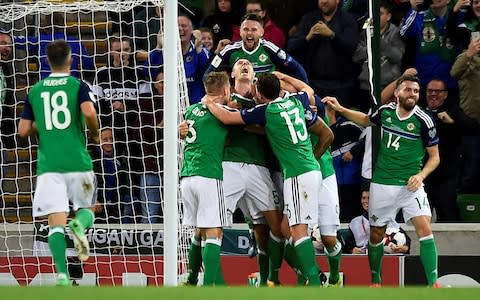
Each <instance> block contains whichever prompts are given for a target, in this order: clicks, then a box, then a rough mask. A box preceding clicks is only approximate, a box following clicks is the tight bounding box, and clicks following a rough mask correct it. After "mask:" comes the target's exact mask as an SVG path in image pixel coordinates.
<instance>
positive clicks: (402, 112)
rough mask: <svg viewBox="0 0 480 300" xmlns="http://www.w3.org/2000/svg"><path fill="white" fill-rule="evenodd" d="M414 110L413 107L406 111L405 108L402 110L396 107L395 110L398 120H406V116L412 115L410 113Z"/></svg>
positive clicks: (400, 107)
mask: <svg viewBox="0 0 480 300" xmlns="http://www.w3.org/2000/svg"><path fill="white" fill-rule="evenodd" d="M414 109H415V107H413V108H412V109H411V110H407V109H405V108H403V107H402V106H400V105H399V106H398V109H397V113H398V116H399V117H400V118H402V119H403V118H406V117H408V116H410V115H411V114H412V111H413V110H414Z"/></svg>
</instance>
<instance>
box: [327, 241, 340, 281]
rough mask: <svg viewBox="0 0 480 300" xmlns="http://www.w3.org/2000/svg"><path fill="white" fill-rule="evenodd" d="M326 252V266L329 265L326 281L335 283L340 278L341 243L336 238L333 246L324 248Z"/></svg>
mask: <svg viewBox="0 0 480 300" xmlns="http://www.w3.org/2000/svg"><path fill="white" fill-rule="evenodd" d="M325 253H326V254H327V260H328V266H329V267H330V275H329V276H328V283H331V284H334V283H337V281H338V279H339V278H340V273H339V272H340V261H341V259H342V244H340V242H339V241H338V240H337V243H336V244H335V246H333V248H331V249H327V248H325Z"/></svg>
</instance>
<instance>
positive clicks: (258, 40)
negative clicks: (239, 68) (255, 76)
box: [205, 14, 307, 82]
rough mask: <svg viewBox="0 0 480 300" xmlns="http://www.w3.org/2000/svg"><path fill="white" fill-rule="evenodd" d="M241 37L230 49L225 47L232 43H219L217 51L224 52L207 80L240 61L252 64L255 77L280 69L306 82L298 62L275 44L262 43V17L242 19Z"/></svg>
mask: <svg viewBox="0 0 480 300" xmlns="http://www.w3.org/2000/svg"><path fill="white" fill-rule="evenodd" d="M240 36H241V37H242V40H241V41H238V42H235V43H232V44H229V45H226V44H228V43H230V41H229V40H224V41H220V42H219V45H218V47H220V48H223V47H225V48H224V49H223V50H221V51H219V52H218V54H217V56H215V58H214V59H213V60H212V63H211V64H210V66H209V67H208V69H207V71H206V72H205V76H206V75H207V74H208V73H209V72H211V71H216V70H219V69H220V68H227V69H228V70H231V69H232V67H233V64H234V63H235V62H236V61H237V60H239V59H241V58H244V59H246V60H248V61H250V62H251V63H252V64H253V69H254V71H255V73H262V72H273V71H275V70H276V69H277V68H278V69H280V70H282V71H283V72H284V73H287V74H289V75H291V76H293V77H296V78H297V79H300V80H302V81H304V82H307V74H306V73H305V69H303V67H302V66H301V65H300V64H299V63H298V62H297V61H295V60H294V59H293V58H292V57H291V56H290V55H288V54H287V53H285V51H284V50H282V49H280V48H278V47H277V46H275V45H274V44H273V43H271V42H269V41H267V40H264V39H262V36H263V21H262V19H261V18H260V17H259V16H257V15H255V14H249V15H246V16H245V17H244V18H243V21H242V24H241V27H240ZM216 51H218V48H217V50H216Z"/></svg>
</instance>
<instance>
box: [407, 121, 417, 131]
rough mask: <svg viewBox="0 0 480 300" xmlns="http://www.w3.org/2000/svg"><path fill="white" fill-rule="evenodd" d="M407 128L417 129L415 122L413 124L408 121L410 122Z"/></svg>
mask: <svg viewBox="0 0 480 300" xmlns="http://www.w3.org/2000/svg"><path fill="white" fill-rule="evenodd" d="M407 129H408V130H410V131H412V130H414V129H415V124H413V123H408V124H407Z"/></svg>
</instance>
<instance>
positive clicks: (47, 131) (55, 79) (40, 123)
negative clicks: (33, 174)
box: [22, 74, 95, 175]
mask: <svg viewBox="0 0 480 300" xmlns="http://www.w3.org/2000/svg"><path fill="white" fill-rule="evenodd" d="M84 101H95V99H94V98H93V94H92V92H91V90H90V88H89V87H88V85H87V84H86V83H84V82H83V81H80V80H78V79H76V78H75V77H72V76H69V75H68V74H52V75H50V76H49V77H47V78H45V79H43V80H41V81H39V82H38V83H37V84H35V85H34V86H33V87H32V88H31V90H30V92H29V93H28V97H27V100H26V101H25V105H24V109H23V113H22V118H23V119H28V120H32V121H34V122H35V123H36V126H37V130H38V136H39V146H38V163H37V175H41V174H43V173H46V172H56V173H66V172H84V171H91V170H92V159H91V158H90V155H89V153H88V151H87V149H86V136H85V120H84V117H83V114H82V111H81V109H80V105H81V103H83V102H84Z"/></svg>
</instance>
